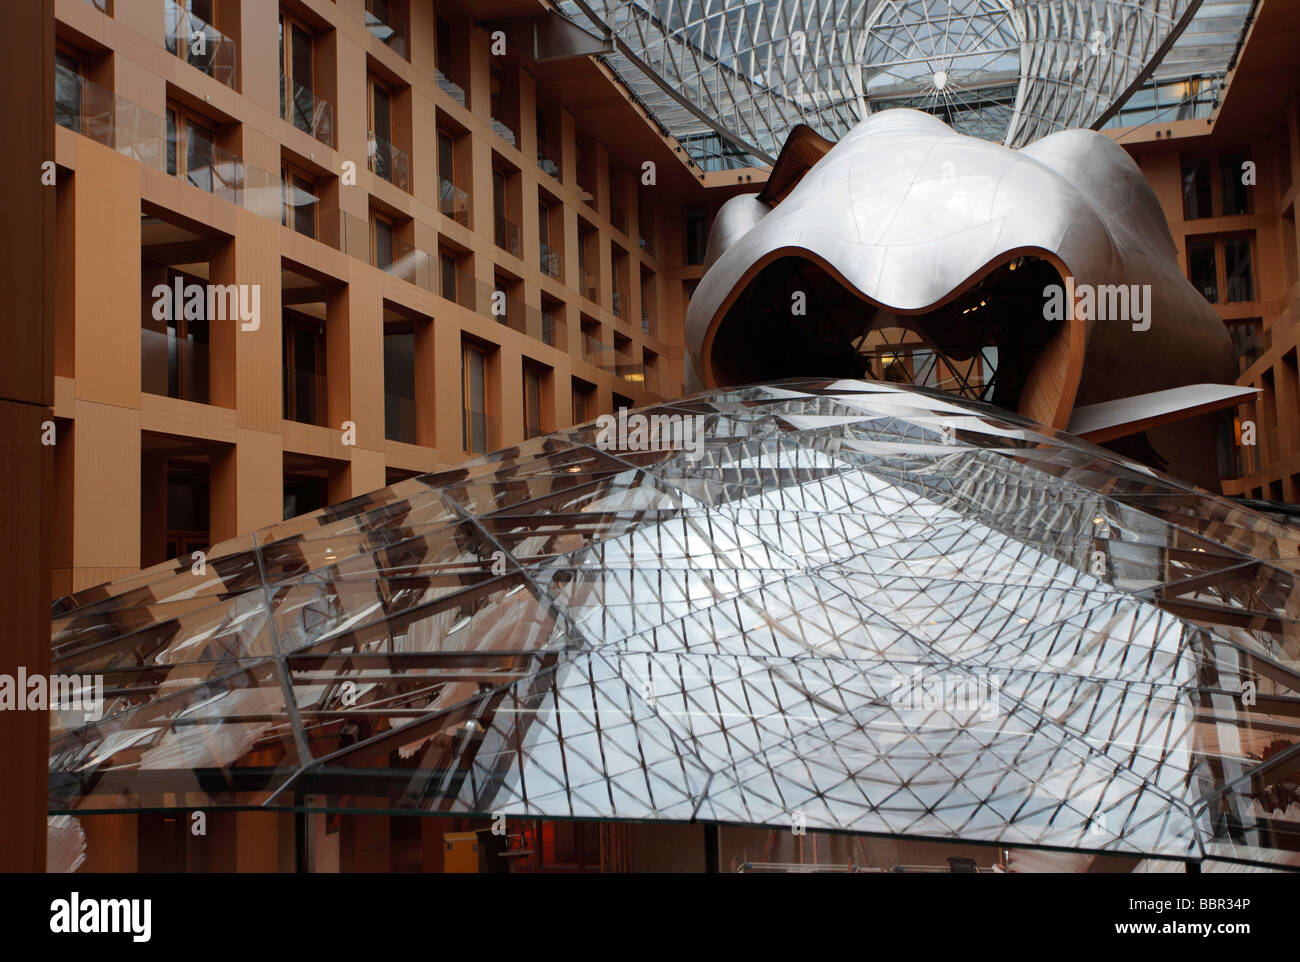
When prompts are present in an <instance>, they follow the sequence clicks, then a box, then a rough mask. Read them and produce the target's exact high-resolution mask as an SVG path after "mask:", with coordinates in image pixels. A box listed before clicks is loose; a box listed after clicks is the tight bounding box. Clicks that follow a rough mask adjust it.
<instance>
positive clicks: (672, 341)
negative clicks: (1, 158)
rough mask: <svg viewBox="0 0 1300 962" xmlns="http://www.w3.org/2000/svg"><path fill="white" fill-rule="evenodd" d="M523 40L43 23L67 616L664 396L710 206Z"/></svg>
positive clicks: (180, 15)
mask: <svg viewBox="0 0 1300 962" xmlns="http://www.w3.org/2000/svg"><path fill="white" fill-rule="evenodd" d="M489 7H490V8H491V9H488V8H489ZM527 14H533V15H538V16H545V11H544V9H543V8H542V6H541V5H539V4H536V3H526V2H515V3H494V4H488V5H484V4H480V3H474V4H459V5H458V4H455V3H449V4H445V5H435V4H432V3H420V2H411V3H407V2H404V0H399V2H389V3H381V2H372V0H365V2H362V0H342V2H338V3H335V2H329V0H302V2H298V0H289V2H286V3H284V4H280V5H277V4H273V3H272V4H267V3H248V2H242V3H241V2H237V0H140V2H136V0H132V2H129V3H127V2H121V0H118V2H116V3H113V2H108V0H96V2H88V0H70V2H62V0H60V2H58V3H57V4H56V5H55V18H56V20H55V30H56V34H57V41H56V51H55V57H56V60H55V88H56V89H55V98H56V106H55V115H56V122H57V129H56V144H55V160H56V162H57V165H58V182H57V186H56V188H55V190H56V195H57V201H56V204H57V228H58V230H57V234H58V247H57V255H56V257H57V276H58V282H57V285H56V287H57V294H56V299H57V300H56V305H55V308H56V309H55V314H56V318H57V319H56V322H55V323H56V331H55V350H54V367H55V369H54V411H53V413H54V419H55V422H56V425H57V431H58V443H57V445H56V447H55V455H54V456H55V461H56V466H55V467H56V472H57V475H58V481H57V482H56V483H57V496H56V504H57V506H58V508H57V524H56V530H55V534H54V545H55V548H54V563H53V572H54V575H53V578H54V581H53V592H54V594H55V595H56V596H57V595H60V594H64V593H66V592H69V591H75V590H79V589H81V588H84V587H87V586H89V585H93V584H97V583H100V582H103V581H106V580H110V579H113V578H117V577H120V576H122V575H124V574H128V573H130V572H131V571H133V570H136V569H138V568H140V567H147V566H149V565H151V564H154V563H157V562H160V561H163V560H165V559H167V558H171V557H176V556H178V555H180V554H188V553H192V552H195V551H202V550H204V549H206V548H207V547H208V546H209V545H212V544H216V543H218V542H221V541H223V540H226V539H229V538H234V537H238V536H240V535H242V534H245V533H246V532H248V531H251V530H253V529H254V528H257V527H259V526H262V525H265V524H268V523H272V522H275V521H279V520H282V519H284V518H286V517H291V516H293V515H296V514H300V513H303V512H305V511H311V510H315V509H317V508H320V507H323V506H325V505H328V504H334V503H337V502H339V501H344V500H347V499H348V498H351V497H353V496H356V495H359V494H362V493H364V492H367V491H371V490H374V489H375V488H379V487H383V486H384V485H386V484H389V483H392V482H393V481H396V480H399V479H401V478H404V477H409V476H411V475H413V474H416V473H422V472H426V471H430V470H434V469H439V468H445V467H448V466H450V465H454V464H457V463H459V462H460V461H462V460H464V459H465V458H466V457H469V456H471V455H473V454H475V453H486V452H488V451H494V450H497V449H499V448H502V447H506V446H509V445H511V444H515V443H518V442H520V441H522V440H524V439H526V438H528V437H532V436H535V435H537V434H541V433H546V432H550V431H553V430H557V429H560V428H564V427H567V426H569V425H571V424H574V423H581V422H584V421H588V420H591V419H592V418H594V417H596V416H597V415H598V414H600V413H602V412H605V411H610V410H613V409H615V408H618V407H622V406H628V407H631V406H637V405H640V404H644V403H647V402H648V401H650V400H651V399H655V398H662V397H672V396H676V395H678V394H679V393H680V391H681V380H682V373H681V355H682V352H681V343H682V342H681V327H680V324H681V317H682V314H683V304H684V299H685V296H686V289H685V287H684V281H686V282H689V280H690V279H691V277H692V276H693V273H698V272H692V271H691V270H689V269H684V263H685V261H686V259H687V258H686V255H687V253H688V252H687V250H686V247H687V242H686V238H685V236H684V234H683V231H682V229H681V228H680V225H681V224H682V223H683V221H684V220H689V219H690V218H689V217H688V216H687V215H686V211H687V210H688V209H691V208H693V207H696V206H700V205H701V204H702V200H701V198H703V197H704V196H705V193H706V191H705V187H706V178H705V176H704V175H702V174H701V173H700V172H699V171H698V170H693V169H692V168H690V167H688V166H687V163H686V162H685V161H684V160H683V157H684V154H683V152H682V151H681V150H680V148H678V147H677V146H676V145H675V143H674V141H673V140H672V139H671V138H670V137H668V136H666V135H663V134H661V132H660V131H659V129H658V128H657V127H656V126H655V125H654V124H653V123H651V121H650V120H649V119H648V117H647V114H646V112H645V110H644V109H642V108H639V107H638V106H637V105H636V104H634V103H633V101H632V100H631V99H630V98H629V96H628V91H627V90H626V89H625V88H624V87H622V86H621V85H620V84H619V83H617V82H616V81H615V79H614V77H613V75H612V74H611V73H610V72H609V71H608V70H607V69H605V68H604V67H603V66H602V65H601V64H599V63H597V62H596V61H595V60H594V59H590V58H588V57H586V56H576V57H575V56H569V57H566V58H564V59H558V60H551V59H548V60H547V61H546V62H538V61H536V60H533V59H530V57H529V53H535V52H536V51H529V50H526V49H524V48H523V46H522V44H521V45H519V46H518V47H517V46H516V45H514V42H513V40H512V39H507V31H508V30H509V31H512V32H513V31H514V30H515V27H514V25H513V22H512V21H511V20H510V19H509V18H510V17H511V16H518V15H527ZM471 15H472V16H473V18H474V19H471ZM485 16H487V17H497V18H502V20H501V23H502V26H503V28H505V29H502V30H501V32H500V34H499V35H498V36H499V38H500V43H499V45H498V46H494V33H495V31H489V29H488V27H487V26H481V25H479V24H478V23H476V22H475V21H476V20H483V18H484V17H485ZM490 25H491V24H489V26H490ZM494 51H495V52H494ZM718 179H719V178H718V177H717V176H714V175H709V179H708V181H707V183H709V184H714V183H716V182H717V181H718ZM728 180H730V178H728ZM696 216H697V218H698V215H696ZM240 308H242V313H240ZM254 312H256V315H257V316H256V317H254V316H253V313H254Z"/></svg>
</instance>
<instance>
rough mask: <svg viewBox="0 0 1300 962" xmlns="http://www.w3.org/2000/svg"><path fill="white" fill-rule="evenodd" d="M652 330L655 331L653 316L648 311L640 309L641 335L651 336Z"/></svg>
mask: <svg viewBox="0 0 1300 962" xmlns="http://www.w3.org/2000/svg"><path fill="white" fill-rule="evenodd" d="M654 329H655V318H654V315H653V314H651V313H650V312H649V311H647V310H646V309H645V308H644V307H643V308H641V333H642V334H653V333H654Z"/></svg>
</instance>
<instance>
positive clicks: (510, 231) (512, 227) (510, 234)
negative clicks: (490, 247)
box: [495, 214, 523, 257]
mask: <svg viewBox="0 0 1300 962" xmlns="http://www.w3.org/2000/svg"><path fill="white" fill-rule="evenodd" d="M495 233H496V243H497V247H500V248H501V249H502V250H503V251H506V252H507V253H510V254H514V255H515V257H520V256H521V252H522V250H523V248H522V247H520V245H519V236H520V234H519V225H518V224H516V223H515V222H514V221H512V220H510V219H509V218H507V217H506V216H505V215H504V214H497V216H496V231H495Z"/></svg>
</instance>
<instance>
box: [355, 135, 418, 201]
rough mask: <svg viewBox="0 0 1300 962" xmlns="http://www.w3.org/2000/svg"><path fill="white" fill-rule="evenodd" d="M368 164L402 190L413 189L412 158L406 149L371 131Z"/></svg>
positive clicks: (379, 175)
mask: <svg viewBox="0 0 1300 962" xmlns="http://www.w3.org/2000/svg"><path fill="white" fill-rule="evenodd" d="M366 166H367V167H369V168H370V172H371V173H373V174H375V175H376V176H377V177H382V178H383V179H384V180H386V181H388V182H389V183H390V184H392V185H393V186H394V187H397V188H398V189H400V190H404V191H407V192H408V193H409V192H410V190H411V159H410V158H409V157H408V156H407V155H406V151H404V150H402V149H401V148H400V147H395V146H393V145H392V144H390V143H389V142H388V141H386V140H384V138H382V137H378V136H376V135H375V132H374V131H373V130H372V131H370V133H369V135H368V138H367V145H366Z"/></svg>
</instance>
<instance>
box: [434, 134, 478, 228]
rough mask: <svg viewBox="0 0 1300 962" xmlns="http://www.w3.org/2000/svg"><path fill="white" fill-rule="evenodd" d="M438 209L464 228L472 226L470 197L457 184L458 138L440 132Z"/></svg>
mask: <svg viewBox="0 0 1300 962" xmlns="http://www.w3.org/2000/svg"><path fill="white" fill-rule="evenodd" d="M438 208H439V210H441V211H442V214H443V216H444V217H450V218H451V219H452V220H454V221H455V222H456V223H458V224H460V225H461V226H463V227H469V226H470V209H469V208H470V197H469V194H468V193H467V192H466V191H465V190H464V189H462V187H461V186H460V185H459V184H457V182H456V138H455V136H454V135H453V134H451V133H449V132H448V131H446V130H442V129H439V130H438Z"/></svg>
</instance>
